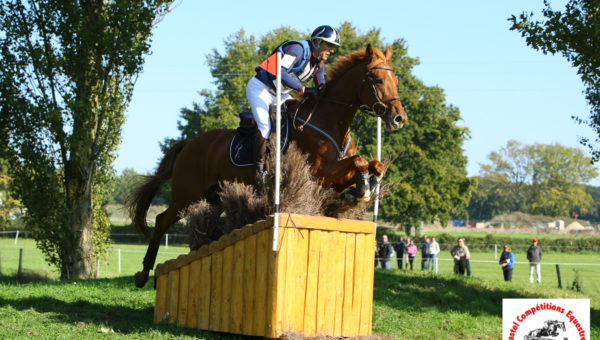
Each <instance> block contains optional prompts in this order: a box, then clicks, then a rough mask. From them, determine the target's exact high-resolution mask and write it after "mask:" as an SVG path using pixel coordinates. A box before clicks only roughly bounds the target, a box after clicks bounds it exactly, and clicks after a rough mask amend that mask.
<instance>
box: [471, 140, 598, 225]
mask: <svg viewBox="0 0 600 340" xmlns="http://www.w3.org/2000/svg"><path fill="white" fill-rule="evenodd" d="M488 159H489V161H490V163H489V164H483V165H482V166H481V176H480V177H479V179H478V183H479V184H478V186H477V187H476V189H475V191H474V194H473V196H472V197H471V202H470V204H469V214H470V216H471V217H472V218H476V219H489V218H491V217H492V216H494V215H497V214H500V213H506V212H511V211H522V212H527V213H531V214H543V215H547V216H571V215H573V213H574V212H575V213H577V214H578V215H581V214H585V213H587V211H588V209H590V207H591V206H592V204H593V198H592V196H591V195H590V194H588V193H587V192H586V187H585V183H587V182H589V181H590V180H591V179H593V178H595V177H596V176H597V175H598V171H597V169H596V168H595V167H594V166H593V165H592V163H591V159H590V158H589V157H586V156H585V155H584V153H583V151H582V150H581V149H578V148H569V147H565V146H562V145H559V144H552V145H547V144H533V145H522V144H521V143H519V142H516V141H509V142H508V143H507V144H506V147H504V148H502V149H501V150H500V151H498V152H492V153H490V154H489V156H488Z"/></svg>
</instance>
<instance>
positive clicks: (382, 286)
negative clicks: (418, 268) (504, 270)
mask: <svg viewBox="0 0 600 340" xmlns="http://www.w3.org/2000/svg"><path fill="white" fill-rule="evenodd" d="M374 287H375V288H374V292H373V298H374V300H375V301H377V302H378V303H380V304H385V305H387V306H389V307H391V308H394V309H397V310H400V311H406V312H419V311H424V310H426V309H431V308H435V309H438V310H439V311H440V312H443V313H447V312H460V313H468V314H470V315H472V316H479V315H492V316H497V317H500V318H501V317H502V299H503V298H509V299H510V298H513V299H516V298H544V297H545V296H544V293H543V292H540V293H539V294H533V293H531V292H526V293H525V292H521V291H519V287H511V284H510V283H504V282H499V283H498V287H493V286H490V284H489V283H486V282H485V281H483V280H479V279H477V278H468V277H459V276H452V275H449V276H445V275H438V276H435V275H431V274H425V273H419V272H414V273H407V272H400V271H392V272H385V271H380V270H377V271H375V285H374ZM590 321H591V323H590V326H591V328H596V329H597V328H600V311H599V310H595V309H591V310H590Z"/></svg>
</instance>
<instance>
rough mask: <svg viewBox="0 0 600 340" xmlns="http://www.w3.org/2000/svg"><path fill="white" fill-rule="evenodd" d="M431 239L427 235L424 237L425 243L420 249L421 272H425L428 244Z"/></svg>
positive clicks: (421, 244)
mask: <svg viewBox="0 0 600 340" xmlns="http://www.w3.org/2000/svg"><path fill="white" fill-rule="evenodd" d="M428 241H429V238H428V237H427V235H423V241H421V243H420V244H419V249H420V250H421V270H425V262H426V261H427V246H428V245H427V242H428Z"/></svg>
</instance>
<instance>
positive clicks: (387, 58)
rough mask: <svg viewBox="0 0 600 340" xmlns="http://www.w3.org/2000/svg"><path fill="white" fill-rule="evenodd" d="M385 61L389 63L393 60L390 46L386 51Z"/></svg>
mask: <svg viewBox="0 0 600 340" xmlns="http://www.w3.org/2000/svg"><path fill="white" fill-rule="evenodd" d="M385 60H387V62H388V63H389V62H390V60H392V46H388V47H386V49H385Z"/></svg>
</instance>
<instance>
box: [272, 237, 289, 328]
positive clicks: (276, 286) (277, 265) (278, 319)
mask: <svg viewBox="0 0 600 340" xmlns="http://www.w3.org/2000/svg"><path fill="white" fill-rule="evenodd" d="M286 234H287V232H286V230H282V231H281V232H280V233H279V235H278V239H277V244H278V246H277V249H278V251H273V250H272V248H271V249H270V250H269V256H268V258H269V267H268V277H269V280H268V282H267V336H268V337H270V338H278V337H280V336H281V335H282V334H283V330H282V316H283V297H284V295H283V292H284V287H285V275H284V274H283V273H284V266H285V264H286V258H287V252H286V251H281V249H285V247H287V246H288V243H287V242H286V239H287V238H286ZM269 236H270V237H269V239H270V240H273V229H270V230H269Z"/></svg>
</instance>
